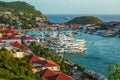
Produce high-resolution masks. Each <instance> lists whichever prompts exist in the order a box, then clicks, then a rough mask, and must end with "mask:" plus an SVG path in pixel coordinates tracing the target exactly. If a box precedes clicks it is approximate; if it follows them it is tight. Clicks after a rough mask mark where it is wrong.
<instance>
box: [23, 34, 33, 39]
mask: <svg viewBox="0 0 120 80" xmlns="http://www.w3.org/2000/svg"><path fill="white" fill-rule="evenodd" d="M22 39H24V40H33V38H32V37H29V36H26V35H24V36H22Z"/></svg>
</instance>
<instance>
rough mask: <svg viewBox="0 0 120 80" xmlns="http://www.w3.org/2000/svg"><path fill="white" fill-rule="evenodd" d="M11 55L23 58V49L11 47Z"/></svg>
mask: <svg viewBox="0 0 120 80" xmlns="http://www.w3.org/2000/svg"><path fill="white" fill-rule="evenodd" d="M11 52H12V55H13V56H14V58H19V59H20V58H23V57H24V56H25V53H24V52H23V51H21V50H20V49H17V48H16V49H15V48H14V49H12V50H11Z"/></svg>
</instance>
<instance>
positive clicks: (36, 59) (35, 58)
mask: <svg viewBox="0 0 120 80" xmlns="http://www.w3.org/2000/svg"><path fill="white" fill-rule="evenodd" d="M34 61H36V62H39V61H41V60H40V59H39V57H38V56H34V55H31V56H29V61H28V62H29V65H30V67H31V68H33V69H34V68H36V66H34V65H33V63H34Z"/></svg>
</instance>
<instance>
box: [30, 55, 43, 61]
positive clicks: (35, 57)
mask: <svg viewBox="0 0 120 80" xmlns="http://www.w3.org/2000/svg"><path fill="white" fill-rule="evenodd" d="M29 61H41V60H40V58H39V57H38V56H34V55H30V56H29Z"/></svg>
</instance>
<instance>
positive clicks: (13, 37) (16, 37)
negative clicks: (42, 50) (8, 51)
mask: <svg viewBox="0 0 120 80" xmlns="http://www.w3.org/2000/svg"><path fill="white" fill-rule="evenodd" d="M2 39H7V40H8V39H12V40H16V39H20V37H19V36H12V35H11V36H6V37H3V38H2Z"/></svg>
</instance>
